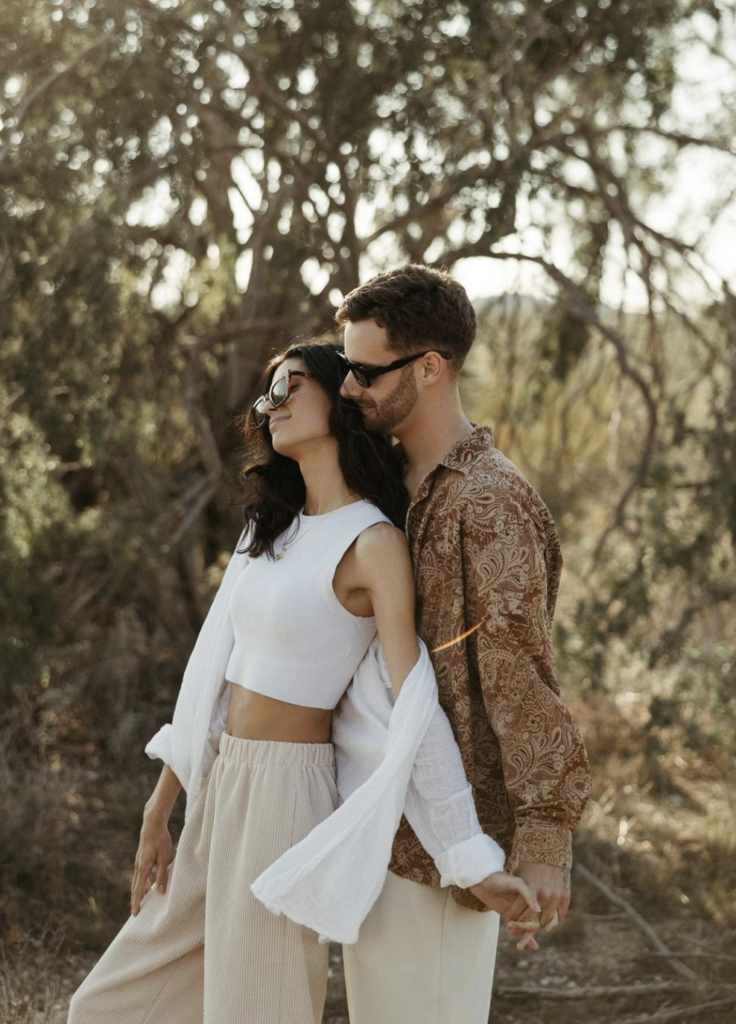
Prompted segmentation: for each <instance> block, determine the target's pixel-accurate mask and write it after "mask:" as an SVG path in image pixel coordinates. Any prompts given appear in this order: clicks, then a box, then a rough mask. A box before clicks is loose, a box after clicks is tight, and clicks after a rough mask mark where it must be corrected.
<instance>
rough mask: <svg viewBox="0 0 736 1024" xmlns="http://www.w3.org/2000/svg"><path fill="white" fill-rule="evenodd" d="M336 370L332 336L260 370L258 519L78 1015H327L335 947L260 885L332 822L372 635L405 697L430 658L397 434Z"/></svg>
mask: <svg viewBox="0 0 736 1024" xmlns="http://www.w3.org/2000/svg"><path fill="white" fill-rule="evenodd" d="M342 365H343V364H342V362H341V360H340V358H339V356H338V354H337V349H336V348H335V347H334V346H332V345H304V346H293V347H291V348H290V349H288V350H287V351H285V352H284V353H282V354H281V355H280V356H277V357H276V358H275V359H273V360H272V361H271V362H270V363H269V365H268V367H267V369H266V372H265V374H264V380H263V390H264V392H265V393H264V394H263V395H262V396H261V397H260V398H259V399H258V400H257V401H256V402H255V404H254V407H253V410H252V414H251V426H250V431H249V434H250V439H252V438H253V437H254V436H256V437H257V438H258V439H259V440H260V442H261V444H262V447H263V448H264V449H265V452H266V455H265V458H264V459H263V460H262V461H260V462H259V463H257V464H255V465H252V466H251V467H249V469H248V470H247V471H246V475H247V477H248V478H249V479H250V480H251V481H252V482H255V488H254V493H253V495H252V496H251V498H250V500H249V501H248V503H247V504H246V507H245V518H246V530H245V531H244V534H243V535H242V536H241V541H240V545H239V548H238V549H236V554H235V555H234V556H233V558H232V559H231V561H230V563H229V565H228V569H227V571H226V573H225V577H224V578H223V582H222V584H221V587H220V589H219V591H218V594H217V596H216V598H215V601H214V602H213V606H212V608H211V610H210V612H209V614H208V617H207V620H206V622H205V624H204V626H203V628H202V631H201V633H200V636H199V638H198V640H197V644H196V646H195V649H194V651H193V654H192V657H191V658H190V661H189V664H188V665H187V670H186V672H185V676H184V680H183V682H182V689H181V692H180V695H179V698H178V700H177V705H176V710H175V713H174V721H173V726H165V727H164V728H163V729H162V730H161V731H160V732H159V733H158V734H157V735H156V736H155V737H154V739H153V740H152V741H151V743H149V745H148V747H147V748H146V750H147V752H148V753H149V754H150V755H151V756H160V757H161V758H162V759H163V760H164V761H165V764H164V768H163V770H162V772H161V776H160V778H159V781H158V784H157V785H156V788H155V790H154V792H153V794H152V796H151V798H150V799H149V801H148V802H147V804H146V809H145V813H144V820H143V827H142V830H141V839H140V845H139V849H138V854H137V857H136V865H135V874H134V877H133V883H132V887H131V917H130V918H129V920H128V921H127V922H126V924H125V926H124V927H123V929H122V930H121V932H120V933H119V934H118V936H117V937H116V939H115V940H114V941H113V943H112V944H111V946H110V947H109V948H108V950H107V951H106V952H105V954H104V955H103V957H102V959H101V960H100V962H99V963H98V964H97V966H96V967H95V968H94V969H93V971H92V972H91V974H90V975H89V976H88V978H87V979H86V980H85V982H84V983H83V984H82V986H81V987H80V989H79V990H78V991H77V992H76V993H75V995H74V997H73V999H72V1004H71V1008H70V1016H69V1021H70V1024H86V1022H90V1024H91V1022H93V1021H94V1022H95V1024H104V1022H105V1021H111V1022H112V1021H115V1022H118V1021H125V1022H126V1024H144V1022H149V1021H156V1022H157V1024H166V1022H169V1021H170V1022H171V1024H174V1022H176V1024H182V1022H189V1021H191V1022H201V1021H203V1020H204V1021H206V1022H208V1024H230V1022H236V1021H237V1022H248V1024H276V1022H278V1024H286V1022H289V1024H292V1022H293V1024H311V1022H315V1024H316V1022H319V1021H320V1020H321V1019H322V1010H323V1006H324V1000H325V993H326V984H327V969H328V947H327V945H326V944H325V943H324V942H322V943H320V942H319V937H318V935H317V933H316V932H315V931H312V930H311V929H310V928H307V927H305V926H304V925H303V924H299V923H297V922H296V921H295V920H291V919H290V918H289V917H286V916H284V915H283V914H278V913H276V914H275V913H271V912H270V910H269V909H267V908H266V906H264V905H263V903H262V902H259V899H258V898H256V896H255V895H254V892H253V891H251V885H253V887H254V889H257V888H258V882H257V880H258V879H259V876H261V875H263V876H264V878H267V877H270V876H269V872H270V871H272V870H273V867H274V862H278V863H280V862H281V861H283V860H284V858H285V857H286V851H289V853H290V854H291V853H292V852H293V850H292V848H295V849H298V848H299V847H300V845H301V841H302V840H304V841H305V842H307V841H308V837H309V836H310V835H316V834H317V827H318V826H320V823H324V822H326V820H327V819H330V820H333V819H332V817H331V816H332V815H333V811H335V810H336V808H337V807H338V803H339V798H338V791H337V786H336V776H335V754H334V749H333V745H332V743H331V742H330V729H331V715H332V710H333V709H334V708H335V706H336V705H337V703H338V701H339V700H340V698H341V697H342V696H343V694H344V693H345V691H346V689H347V688H348V685H349V684H350V681H351V679H352V677H353V676H354V674H356V669H358V667H359V664H360V663H361V660H362V659H363V663H364V664H367V660H366V658H365V656H366V654H367V652H368V650H369V646H370V645H371V642H372V641H373V640H374V637H375V636H376V633H377V634H378V638H379V640H380V646H381V648H382V657H383V659H384V660H385V667H386V669H387V671H388V675H389V676H390V685H391V687H392V688H393V692H394V696H395V698H396V701H397V704H396V707H397V708H398V707H399V695H400V693H401V690H402V686H403V684H404V682H405V681H406V680H407V679H409V678H410V679H411V681H412V682H411V686H414V683H415V679H416V671H417V668H416V666H417V665H418V664H420V663H422V659H424V662H425V663H426V662H427V660H428V659H427V656H426V649H424V648H423V645H422V650H421V652H420V642H419V641H418V640H417V637H416V634H415V628H414V580H413V575H412V568H411V562H410V558H409V553H408V548H407V543H406V540H405V538H404V535H403V533H402V531H401V529H399V528H398V525H394V524H401V523H403V520H404V514H405V510H406V505H407V502H408V497H407V494H406V492H405V490H404V488H403V484H402V480H401V469H400V466H399V465H398V463H397V461H396V460H395V457H394V453H393V451H392V449H391V446H390V444H389V443H388V441H387V439H385V438H381V437H378V436H376V435H370V434H367V433H366V432H365V431H364V429H363V427H362V422H361V418H360V414H359V411H358V410H357V409H356V408H354V407H352V405H351V403H349V402H345V401H343V400H341V399H340V398H339V389H340V385H341V383H342V380H343V377H344V369H343V368H342ZM374 650H375V645H374ZM356 678H357V677H356ZM408 690H409V687H407V692H408ZM223 727H224V731H223ZM447 729H449V725H447ZM218 745H219V749H218ZM454 750H455V752H456V751H457V748H454ZM412 756H413V754H412ZM457 763H459V754H457ZM457 763H456V765H455V767H456V768H457ZM463 779H464V777H463ZM182 785H183V786H184V788H185V789H186V791H187V818H186V823H185V826H184V829H183V831H182V834H181V838H180V842H179V846H178V850H177V853H176V857H175V858H174V860H173V862H172V863H171V866H170V867H169V861H170V858H171V839H170V836H169V832H168V825H167V823H168V819H169V816H170V813H171V810H172V808H173V805H174V802H175V800H176V798H177V795H178V793H179V791H180V789H181V788H182ZM465 786H466V788H467V793H468V799H470V795H469V787H467V783H465ZM358 792H359V793H360V792H361V790H358ZM350 806H351V804H350V801H348V802H347V803H345V804H343V805H342V806H341V807H340V809H339V813H340V814H342V812H343V811H344V810H345V809H346V808H347V811H348V813H349V811H350ZM473 813H474V812H473ZM338 816H339V815H338V814H335V816H334V817H335V818H337V817H338ZM466 817H467V815H466ZM429 819H431V814H430V815H429V816H428V820H429ZM475 822H476V825H477V818H476V819H475ZM396 824H398V822H396ZM477 831H479V826H478V827H477ZM476 838H482V842H484V843H485V844H486V852H487V853H488V854H489V856H488V857H487V859H486V862H485V863H486V864H487V865H495V866H497V867H498V868H500V867H501V866H502V864H503V857H502V854H501V856H500V860H499V859H497V858H496V859H495V860H494V856H495V854H494V852H493V850H492V849H491V848H492V847H494V848H495V846H496V844H494V843H493V840H492V839H490V837H487V836H483V837H478V836H476ZM463 848H464V847H463ZM498 849H499V848H496V851H498ZM476 854H477V848H476ZM365 856H366V860H369V859H370V858H371V856H372V852H371V848H370V846H368V847H367V848H366V851H365ZM327 863H328V865H329V860H328V861H327ZM448 863H449V861H448ZM477 864H478V862H477V861H476V862H475V864H474V869H475V871H476V879H475V880H476V881H477V882H478V884H476V885H474V886H473V891H474V892H475V893H476V894H478V895H479V896H480V897H481V898H482V899H484V900H485V901H486V902H487V903H488V904H489V906H493V907H494V908H495V909H497V910H499V911H501V912H503V911H504V909H508V907H509V906H510V905H511V902H512V901H513V899H514V898H515V897H516V895H517V894H518V893H522V894H523V895H524V897H525V898H526V899H527V901H528V903H529V904H530V906H533V907H535V906H536V905H535V904H534V894H533V893H532V892H531V891H530V890H529V889H528V887H526V886H525V884H524V883H523V881H522V880H521V879H517V878H514V877H513V876H510V875H505V874H503V873H502V871H500V870H493V869H492V870H490V871H488V872H487V877H486V872H485V869H484V870H483V872H481V873H478V870H477ZM374 867H375V865H374ZM379 867H380V866H379ZM154 869H155V872H156V884H155V886H154V887H151V884H150V880H149V879H150V875H151V872H152V871H153V870H154ZM383 870H384V874H385V868H384V869H383ZM468 877H470V876H468ZM455 880H456V879H455ZM466 881H467V878H466ZM357 884H358V882H357V880H356V885H357ZM346 898H348V899H349V898H350V897H349V896H348V897H346ZM264 902H268V900H264ZM272 909H276V908H275V907H274V906H272ZM363 912H364V910H361V911H360V914H361V915H362V914H363ZM284 913H288V910H286V911H284ZM522 930H524V929H521V928H520V929H518V930H517V932H516V934H521V932H522ZM526 930H527V931H530V930H531V926H530V927H528V928H527V929H526ZM323 938H324V937H323Z"/></svg>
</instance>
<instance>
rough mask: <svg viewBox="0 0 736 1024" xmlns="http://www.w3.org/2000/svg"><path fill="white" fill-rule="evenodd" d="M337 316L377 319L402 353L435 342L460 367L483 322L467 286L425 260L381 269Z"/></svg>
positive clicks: (348, 299) (345, 320) (350, 320)
mask: <svg viewBox="0 0 736 1024" xmlns="http://www.w3.org/2000/svg"><path fill="white" fill-rule="evenodd" d="M335 318H336V320H337V322H338V323H339V324H346V323H356V322H357V321H360V320H375V322H376V323H377V324H378V326H379V327H383V328H384V329H385V330H386V333H387V334H388V340H389V344H390V346H391V348H392V349H394V350H395V351H396V352H398V353H400V354H402V355H404V354H406V355H408V354H409V353H410V352H420V351H422V350H423V349H429V348H433V347H436V348H437V349H441V350H442V351H446V352H451V353H452V362H453V368H454V370H455V372H459V370H460V367H461V366H462V365H463V363H464V362H465V358H466V356H467V354H468V352H469V351H470V347H471V345H472V344H473V341H474V339H475V330H476V324H477V322H476V317H475V310H474V309H473V307H472V305H471V302H470V299H469V298H468V293H467V292H466V291H465V289H464V288H463V286H462V285H461V284H458V282H457V281H454V280H453V279H452V278H451V277H450V275H449V274H448V273H447V272H446V271H444V270H435V269H434V268H433V267H425V266H424V265H422V264H421V263H409V264H407V265H406V266H404V267H397V268H396V270H388V271H386V272H385V273H383V274H377V275H376V277H372V278H371V279H370V281H366V283H365V284H362V285H360V286H359V287H358V288H354V289H353V291H351V292H350V293H349V294H348V295H346V296H345V298H344V299H343V302H342V304H341V305H340V308H339V309H338V311H337V313H336V314H335Z"/></svg>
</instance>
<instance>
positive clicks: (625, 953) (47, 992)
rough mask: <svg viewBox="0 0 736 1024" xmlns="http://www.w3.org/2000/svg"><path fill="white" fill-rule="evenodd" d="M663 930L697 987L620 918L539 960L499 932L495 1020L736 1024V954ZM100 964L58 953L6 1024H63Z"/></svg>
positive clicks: (337, 1017) (331, 1020) (608, 915)
mask: <svg viewBox="0 0 736 1024" xmlns="http://www.w3.org/2000/svg"><path fill="white" fill-rule="evenodd" d="M579 884H581V883H579ZM581 902H582V901H581ZM657 932H658V935H659V936H660V937H661V938H662V939H663V940H664V941H665V942H666V943H667V944H668V945H669V946H670V947H671V948H673V949H676V950H677V951H678V952H682V953H684V954H685V955H684V956H683V958H682V959H684V960H686V961H687V965H689V966H690V967H691V968H692V969H693V970H694V971H695V972H696V973H697V978H696V979H686V978H685V977H683V976H682V975H681V974H680V973H678V970H677V969H675V967H674V966H673V963H672V958H671V957H668V956H662V955H657V954H656V953H655V952H654V951H653V949H652V942H651V941H650V939H649V938H648V937H647V936H646V935H645V934H644V933H643V932H642V931H641V929H640V928H639V927H638V926H637V925H636V924H635V923H634V922H633V921H632V919H631V918H630V916H629V914H628V913H626V912H624V911H618V910H615V909H611V910H605V909H603V910H602V911H601V912H597V913H593V912H590V911H587V910H585V911H583V910H581V909H577V910H576V909H573V910H572V911H571V914H570V916H569V917H568V920H567V921H566V923H565V925H564V926H563V927H562V928H560V929H559V930H558V931H557V933H556V934H551V935H549V936H547V937H546V938H545V940H544V944H543V948H542V949H541V950H540V952H538V953H531V954H530V953H528V952H526V951H525V952H523V953H521V954H520V953H517V951H516V949H515V948H514V945H513V943H512V942H511V941H510V940H509V939H508V938H507V937H506V936H504V934H503V933H502V938H501V943H500V947H499V954H498V959H497V964H496V977H495V985H494V998H493V1006H492V1009H491V1016H490V1021H491V1022H492V1024H573V1022H574V1024H579V1022H581V1021H583V1022H586V1024H609V1022H610V1024H612V1022H614V1021H615V1022H616V1024H638V1022H641V1024H644V1022H645V1021H646V1022H649V1021H652V1022H658V1021H669V1020H673V1021H675V1020H682V1021H689V1022H691V1024H734V1021H736V985H734V984H732V983H731V982H730V981H729V979H733V975H734V969H735V966H736V956H731V955H729V954H726V953H719V952H717V951H716V950H714V949H713V948H712V946H713V944H712V942H711V941H710V939H709V936H708V933H707V930H706V929H705V928H704V927H701V928H698V927H695V928H694V929H692V930H691V931H689V932H686V931H683V928H682V922H678V921H672V922H670V923H667V924H665V925H662V924H660V925H659V926H658V929H657ZM96 959H97V954H90V953H76V954H75V953H70V952H67V953H61V954H59V956H58V958H56V960H55V961H54V963H53V965H50V969H49V970H48V971H47V972H46V975H45V977H44V978H43V981H42V984H41V985H40V987H39V992H38V996H39V998H40V1000H41V1001H42V1002H43V1003H44V1004H45V1006H44V1012H39V1013H38V1014H37V1015H35V1016H31V1015H30V1014H28V1015H23V1016H21V1015H20V1013H18V1015H12V1014H11V1015H10V1016H9V1017H7V1018H6V1020H5V1021H3V1022H2V1024H15V1022H16V1021H21V1020H23V1021H27V1022H28V1024H30V1022H31V1021H33V1022H34V1024H36V1022H40V1021H43V1022H44V1024H62V1022H64V1021H65V1020H66V1012H67V1007H68V1002H69V997H70V995H71V993H72V992H73V990H74V988H75V987H76V986H77V985H78V984H79V982H80V981H81V980H82V978H84V976H85V975H86V973H87V972H88V970H89V969H90V967H91V966H92V965H93V964H94V962H95V960H96ZM330 961H331V966H330V982H329V989H328V998H327V1005H326V1007H325V1014H324V1017H323V1024H348V1014H347V1004H346V999H345V985H344V979H343V972H342V957H341V952H340V947H339V946H337V945H333V946H332V947H331V949H330ZM376 983H377V984H380V979H377V980H376ZM407 983H409V984H410V983H411V980H410V979H407ZM375 1024H381V1022H380V1021H376V1022H375ZM458 1024H462V1022H461V1021H458Z"/></svg>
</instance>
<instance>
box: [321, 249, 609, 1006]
mask: <svg viewBox="0 0 736 1024" xmlns="http://www.w3.org/2000/svg"><path fill="white" fill-rule="evenodd" d="M337 320H338V323H340V324H343V325H344V342H345V355H346V357H347V366H348V373H347V376H346V378H345V382H344V384H343V388H342V394H343V395H344V396H345V397H348V398H351V399H353V400H354V401H355V402H357V403H358V405H359V406H360V409H361V412H362V415H363V420H364V423H365V426H366V427H367V428H368V429H369V430H375V431H381V432H384V433H388V434H392V435H394V436H395V437H396V438H397V439H398V441H399V442H400V444H401V446H402V449H403V452H404V455H405V457H406V460H407V466H406V477H405V479H406V484H407V487H408V490H409V493H410V495H411V504H410V507H409V511H408V513H407V519H406V532H407V536H408V538H409V544H410V547H411V552H412V559H413V563H414V571H415V576H416V583H417V630H418V632H419V635H420V636H421V637H422V638H423V640H424V641H425V642H426V644H427V646H428V647H429V648H430V650H432V651H433V654H432V661H433V664H434V668H435V672H436V675H437V683H438V687H439V696H440V703H441V704H442V706H443V708H444V710H445V712H446V713H447V715H448V717H449V719H450V722H451V723H452V726H453V730H454V732H455V736H456V739H457V741H458V745H459V747H460V751H461V754H462V757H463V763H464V766H465V771H466V773H467V776H468V780H469V782H470V783H471V785H472V787H473V792H474V797H475V802H476V807H477V811H478V817H479V820H480V823H481V826H482V828H483V830H484V831H485V832H487V833H488V834H489V835H491V836H492V837H493V838H494V839H495V840H496V841H497V842H498V843H500V845H501V846H502V847H503V848H504V850H505V851H506V854H507V868H508V869H509V870H513V871H515V872H516V873H518V874H519V875H520V876H521V877H522V878H524V880H525V881H526V882H528V883H529V885H531V887H532V888H533V889H534V890H535V891H536V893H537V898H538V902H539V904H540V905H541V908H542V911H541V915H540V922H541V927H542V928H543V929H546V930H550V929H551V928H553V927H555V926H556V925H557V924H558V923H559V922H561V921H562V920H564V917H565V914H566V912H567V908H568V905H569V902H570V867H571V864H572V852H571V837H572V831H573V830H574V829H575V828H576V826H577V824H578V822H579V820H580V816H581V815H582V812H583V810H584V808H585V804H586V803H587V800H588V798H589V795H590V769H589V765H588V760H587V756H586V753H585V747H584V745H583V741H582V739H581V737H580V734H579V732H578V730H577V728H576V726H575V723H574V722H573V720H572V718H571V716H570V714H569V712H568V710H567V708H566V707H565V705H564V704H563V702H562V700H561V699H560V694H559V687H558V684H557V680H556V677H555V666H554V657H553V651H552V640H551V619H552V614H553V611H554V606H555V601H556V597H557V590H558V586H559V580H560V572H561V568H562V556H561V553H560V546H559V541H558V537H557V531H556V529H555V525H554V522H553V520H552V516H551V514H550V512H549V510H548V509H547V507H546V506H545V504H544V503H543V501H542V499H541V498H540V497H539V495H538V494H537V493H536V491H535V490H534V489H533V488H532V486H531V485H530V484H529V483H528V482H527V480H525V478H524V477H523V476H522V475H521V473H520V472H519V470H518V469H517V468H516V467H515V466H514V465H513V463H512V462H510V461H509V459H507V458H506V457H505V456H504V455H502V454H501V453H500V452H499V451H498V449H497V448H496V447H495V445H494V442H493V435H492V432H491V430H490V428H489V427H483V426H475V425H474V424H472V423H471V422H470V421H469V420H468V418H467V417H466V416H465V413H464V412H463V410H462V406H461V403H460V395H459V391H458V379H459V374H460V369H461V367H462V365H463V362H464V360H465V358H466V356H467V354H468V352H469V350H470V347H471V345H472V343H473V340H474V337H475V330H476V317H475V312H474V310H473V307H472V305H471V303H470V300H469V299H468V296H467V294H466V292H465V290H464V289H463V288H462V287H461V285H459V284H458V283H457V282H456V281H453V280H452V278H451V277H449V275H447V274H445V273H443V272H440V271H437V270H433V269H431V268H429V267H425V266H421V265H409V266H405V267H400V268H398V269H397V270H393V271H390V272H387V273H384V274H379V275H378V276H377V277H374V278H373V279H372V280H370V281H368V282H367V283H366V284H364V285H362V286H360V287H359V288H356V289H355V290H354V291H352V292H351V293H350V294H349V295H348V296H347V297H346V298H345V300H344V302H343V303H342V305H341V306H340V308H339V310H338V312H337ZM466 634H467V635H466ZM524 909H525V908H524V906H523V902H522V901H517V904H515V905H514V907H512V908H511V910H510V911H509V913H508V914H507V915H506V920H507V921H510V920H513V919H514V918H515V917H517V916H520V917H521V918H523V917H524V914H523V913H522V912H523V911H524ZM527 916H528V912H527ZM498 925H499V921H498V915H497V914H495V913H494V912H492V911H489V910H488V908H487V907H486V906H485V905H484V904H483V903H481V902H480V901H479V900H478V899H477V898H476V897H475V896H474V895H473V893H472V891H471V890H463V889H456V888H452V889H451V890H449V891H448V890H447V889H440V888H439V876H438V873H437V870H436V868H435V865H434V862H433V861H432V859H431V858H430V856H429V854H428V853H427V852H426V851H425V850H424V849H423V847H422V846H421V844H420V843H419V840H418V839H417V837H416V835H415V834H414V833H413V831H412V829H411V827H410V826H409V824H408V822H407V821H406V819H402V822H401V825H400V827H399V831H398V833H397V835H396V840H395V843H394V848H393V854H392V859H391V863H390V865H389V872H388V877H387V881H386V885H385V887H384V889H383V892H382V893H381V896H380V897H379V899H378V901H377V902H376V904H375V905H374V907H373V908H372V910H371V912H370V914H369V915H368V917H367V918H366V920H365V921H364V923H363V926H362V928H361V933H360V938H359V940H358V942H357V943H356V944H354V945H350V946H346V947H345V949H344V959H345V979H346V987H347V992H348V1005H349V1010H350V1020H351V1024H413V1022H416V1024H428V1022H429V1021H432V1024H486V1022H487V1020H488V1012H489V1007H490V1001H491V987H492V983H493V968H494V962H495V953H496V943H497V940H498ZM526 943H529V944H531V945H532V947H533V948H536V943H535V942H534V940H533V938H532V937H531V936H529V937H527V938H526V939H522V940H521V943H520V945H523V944H526Z"/></svg>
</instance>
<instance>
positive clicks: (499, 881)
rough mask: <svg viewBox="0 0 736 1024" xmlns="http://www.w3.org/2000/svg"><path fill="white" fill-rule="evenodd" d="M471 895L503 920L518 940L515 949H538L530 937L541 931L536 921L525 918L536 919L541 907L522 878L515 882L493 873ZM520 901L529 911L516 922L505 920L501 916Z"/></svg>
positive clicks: (474, 887) (504, 875) (506, 876)
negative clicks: (526, 947)
mask: <svg viewBox="0 0 736 1024" xmlns="http://www.w3.org/2000/svg"><path fill="white" fill-rule="evenodd" d="M470 891H471V892H472V894H473V895H474V896H475V897H476V898H477V899H479V900H480V901H481V903H485V905H486V906H487V907H490V908H491V910H495V911H496V912H497V913H499V914H500V915H501V916H502V917H504V920H505V923H506V927H507V928H508V930H509V934H510V935H511V936H512V937H513V938H515V939H519V940H520V941H519V942H518V943H517V946H516V948H517V949H518V950H519V951H521V950H522V949H524V947H525V946H527V945H528V946H529V948H530V949H539V946H538V945H537V943H536V942H535V940H534V938H533V933H534V932H536V931H539V928H540V923H539V917H538V916H535V917H530V918H529V919H524V918H525V917H526V916H527V915H531V914H534V915H539V913H540V912H541V907H540V905H539V903H538V902H537V898H536V895H535V893H534V891H533V889H531V887H530V886H528V885H527V884H526V882H525V881H524V880H523V879H522V878H518V877H517V876H516V875H507V874H506V872H505V871H495V872H494V873H493V874H492V875H488V877H487V878H484V879H483V881H482V882H478V884H477V885H471V886H470ZM519 897H521V898H522V899H524V900H525V901H526V904H527V907H528V911H527V910H525V911H524V915H521V918H520V919H519V920H515V921H509V920H506V918H505V916H504V915H506V914H507V913H508V912H509V910H511V908H512V906H513V905H514V903H516V901H517V899H518V898H519Z"/></svg>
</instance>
